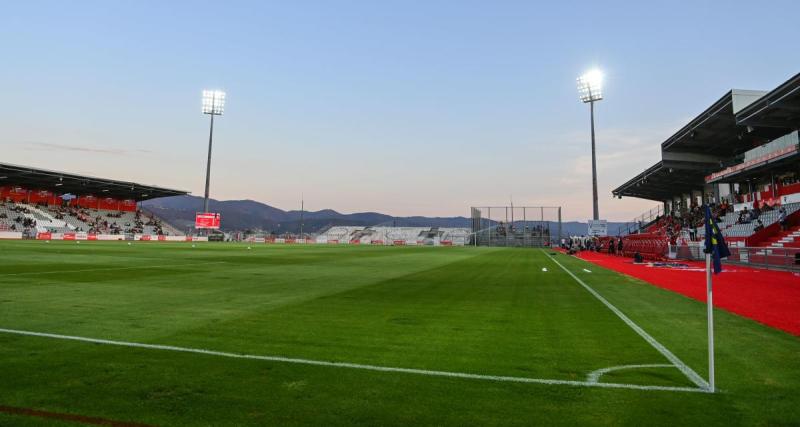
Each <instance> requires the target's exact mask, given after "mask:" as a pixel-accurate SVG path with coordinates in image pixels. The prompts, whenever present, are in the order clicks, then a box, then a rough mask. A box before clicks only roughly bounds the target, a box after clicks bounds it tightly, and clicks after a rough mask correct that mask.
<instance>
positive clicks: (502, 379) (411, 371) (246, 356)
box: [0, 328, 707, 393]
mask: <svg viewBox="0 0 800 427" xmlns="http://www.w3.org/2000/svg"><path fill="white" fill-rule="evenodd" d="M0 333H6V334H14V335H26V336H33V337H43V338H55V339H61V340H71V341H81V342H88V343H94V344H106V345H116V346H121V347H136V348H146V349H151V350H167V351H178V352H183V353H197V354H204V355H208V356H219V357H230V358H235V359H252V360H265V361H270V362H282V363H294V364H299V365H315V366H329V367H334V368H349V369H362V370H367V371H380V372H398V373H404V374H417V375H427V376H433V377H450V378H464V379H472V380H484V381H499V382H515V383H535V384H549V385H568V386H575V387H600V388H624V389H632V390H657V391H680V392H693V393H705V392H707V390H705V389H700V388H694V387H668V386H655V385H637V384H616V383H600V382H589V381H570V380H551V379H544V378H526V377H509V376H499V375H481V374H470V373H466V372H450V371H431V370H427V369H413V368H396V367H391V366H377V365H365V364H361V363H347V362H328V361H324V360H310V359H296V358H290V357H283V356H259V355H254V354H242V353H228V352H223V351H214V350H205V349H200V348H188V347H176V346H172V345H160V344H143V343H135V342H127V341H113V340H106V339H99V338H86V337H78V336H71V335H59V334H48V333H44V332H31V331H21V330H17V329H4V328H0Z"/></svg>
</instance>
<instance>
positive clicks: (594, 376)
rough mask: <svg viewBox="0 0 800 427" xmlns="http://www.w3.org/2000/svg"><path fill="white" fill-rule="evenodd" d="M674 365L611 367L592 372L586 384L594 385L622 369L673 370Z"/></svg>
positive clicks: (655, 364) (653, 364)
mask: <svg viewBox="0 0 800 427" xmlns="http://www.w3.org/2000/svg"><path fill="white" fill-rule="evenodd" d="M674 367H675V365H671V364H670V365H667V364H665V363H652V364H648V365H622V366H611V367H608V368H603V369H598V370H596V371H592V372H590V373H589V375H588V376H587V377H586V382H590V383H596V382H599V381H600V377H602V376H603V375H605V374H607V373H609V372H611V371H619V370H622V369H641V368H674Z"/></svg>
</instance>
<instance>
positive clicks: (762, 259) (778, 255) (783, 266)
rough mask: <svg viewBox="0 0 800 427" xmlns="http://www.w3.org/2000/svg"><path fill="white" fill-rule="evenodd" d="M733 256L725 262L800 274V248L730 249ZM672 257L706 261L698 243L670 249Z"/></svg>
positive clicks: (732, 247) (701, 247)
mask: <svg viewBox="0 0 800 427" xmlns="http://www.w3.org/2000/svg"><path fill="white" fill-rule="evenodd" d="M729 249H730V251H731V256H729V257H728V258H727V259H725V260H724V261H723V262H724V263H727V264H734V265H747V266H750V267H755V268H763V269H765V270H789V271H795V272H800V248H782V247H773V246H770V247H760V248H759V247H752V248H751V247H734V246H731V247H729ZM670 257H674V258H676V259H688V260H695V261H702V260H704V259H705V254H704V253H703V246H702V245H701V244H699V242H697V243H692V244H689V245H678V246H671V247H670Z"/></svg>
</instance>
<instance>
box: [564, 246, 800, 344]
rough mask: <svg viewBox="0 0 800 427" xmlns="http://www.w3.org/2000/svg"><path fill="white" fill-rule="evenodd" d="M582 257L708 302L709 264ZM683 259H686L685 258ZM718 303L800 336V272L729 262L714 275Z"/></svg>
mask: <svg viewBox="0 0 800 427" xmlns="http://www.w3.org/2000/svg"><path fill="white" fill-rule="evenodd" d="M578 256H579V257H580V258H581V259H584V260H586V261H589V262H591V263H594V264H597V265H600V266H602V267H604V268H608V269H611V270H614V271H617V272H619V273H623V274H626V275H628V276H632V277H636V278H637V279H642V280H644V281H646V282H648V283H651V284H653V285H656V286H659V287H662V288H664V289H669V290H671V291H674V292H678V293H680V294H683V295H686V296H688V297H691V298H694V299H696V300H698V301H702V302H705V301H706V278H705V264H703V263H699V262H686V264H688V265H689V266H690V268H688V269H675V268H659V267H652V266H648V265H642V264H634V263H633V261H632V260H631V259H630V258H625V257H616V256H610V255H608V254H604V253H597V252H582V253H580V254H579V255H578ZM682 262H683V261H682ZM713 280H714V305H715V306H717V307H719V308H723V309H725V310H728V311H731V312H733V313H736V314H739V315H741V316H745V317H749V318H751V319H754V320H757V321H759V322H761V323H764V324H765V325H769V326H772V327H774V328H778V329H782V330H784V331H786V332H789V333H791V334H794V335H797V336H800V275H797V274H794V273H791V272H786V271H774V270H762V269H756V268H749V267H745V266H738V265H732V264H727V265H725V269H724V270H723V272H722V273H720V274H718V275H715V276H714V279H713Z"/></svg>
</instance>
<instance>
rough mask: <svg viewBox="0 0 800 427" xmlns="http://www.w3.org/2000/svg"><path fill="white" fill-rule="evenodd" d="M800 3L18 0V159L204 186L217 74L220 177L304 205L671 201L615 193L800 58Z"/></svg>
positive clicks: (7, 8) (8, 89)
mask: <svg viewBox="0 0 800 427" xmlns="http://www.w3.org/2000/svg"><path fill="white" fill-rule="evenodd" d="M798 16H800V2H797V1H796V0H795V1H752V0H749V1H734V0H727V1H716V2H712V1H708V2H705V1H697V0H695V1H686V2H681V1H664V2H658V3H656V2H649V1H626V2H610V1H589V2H571V1H557V2H534V1H520V2H512V1H482V2H478V1H465V0H462V1H440V0H426V1H418V2H415V1H384V0H379V1H366V0H365V1H334V0H326V1H318V2H309V1H281V2H266V1H253V2H227V1H225V2H223V1H217V2H201V1H192V2H178V1H170V2H165V1H153V2H149V1H137V2H115V1H98V2H89V1H81V2H64V1H58V2H38V1H24V2H9V3H6V4H4V7H3V25H0V38H2V40H3V41H2V43H0V53H2V56H1V57H2V58H3V61H2V65H0V81H2V83H3V84H2V86H3V92H2V96H3V99H2V102H0V153H2V154H0V159H1V160H0V161H3V162H9V163H16V164H24V165H30V166H36V167H43V168H50V169H56V170H64V171H69V172H76V173H85V174H91V175H95V176H102V177H108V178H118V179H124V180H132V181H138V182H142V183H148V184H156V185H161V186H165V187H171V188H178V189H184V190H188V191H191V192H192V193H193V194H196V195H201V196H202V194H203V184H204V179H205V178H204V174H205V157H206V144H207V137H208V116H204V115H202V114H201V112H200V94H201V91H202V89H204V88H220V89H224V90H226V91H227V93H228V104H227V106H226V111H225V116H223V117H222V118H221V119H219V120H218V121H217V122H216V131H215V147H214V160H213V165H212V167H213V170H212V186H211V195H212V197H214V198H217V199H254V200H258V201H262V202H265V203H268V204H271V205H274V206H277V207H280V208H283V209H295V208H298V207H299V198H300V194H301V193H304V195H305V200H306V208H309V209H312V210H316V209H322V208H333V209H336V210H339V211H342V212H355V211H380V212H385V213H389V214H394V215H441V216H450V215H468V214H469V212H468V208H469V206H470V205H502V204H506V203H507V202H508V200H509V197H510V196H512V195H513V198H514V204H515V205H523V204H529V205H539V204H546V205H562V206H564V216H565V218H566V219H581V220H585V219H586V218H588V217H590V216H591V169H590V151H589V148H590V145H589V120H588V119H589V115H588V107H587V106H586V105H583V104H581V103H580V102H579V100H578V95H577V91H576V88H575V78H576V77H577V76H578V75H579V74H581V73H582V72H583V71H585V70H587V69H589V68H591V67H592V66H599V67H601V68H602V69H603V70H604V71H605V74H606V90H605V96H606V99H605V100H603V101H601V102H600V103H599V104H598V105H597V132H598V133H597V138H598V156H599V157H598V170H599V183H600V186H599V191H600V212H601V216H602V217H604V218H607V219H609V220H629V219H631V218H632V217H634V216H636V215H638V214H639V213H641V212H642V211H644V210H646V209H649V208H651V207H653V206H654V205H655V204H656V203H655V202H650V201H642V200H635V199H623V200H615V199H612V198H611V190H612V189H613V188H615V187H616V186H618V185H619V184H622V183H623V182H625V181H626V180H628V179H629V178H631V177H633V176H634V175H635V174H637V173H639V172H641V171H642V170H644V168H646V167H648V166H650V165H652V164H653V163H655V162H656V161H658V160H659V144H660V143H661V142H662V141H664V140H665V139H666V138H667V137H669V136H670V135H671V134H672V133H673V132H675V131H676V130H677V129H678V128H680V127H681V126H682V125H684V124H685V123H686V122H687V121H688V120H690V119H691V118H693V117H694V116H695V115H696V114H697V113H699V112H701V111H702V110H704V109H705V108H706V107H708V106H709V105H711V103H712V102H713V101H715V100H717V99H718V98H719V97H721V96H722V95H723V94H724V93H725V92H726V91H727V90H729V89H731V88H739V89H764V90H768V89H772V88H774V87H775V86H777V85H778V84H780V83H782V82H783V81H785V80H786V79H787V78H788V77H790V76H791V75H793V74H795V73H797V72H798V71H800V56H798V54H797V32H798V23H797V17H798Z"/></svg>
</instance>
